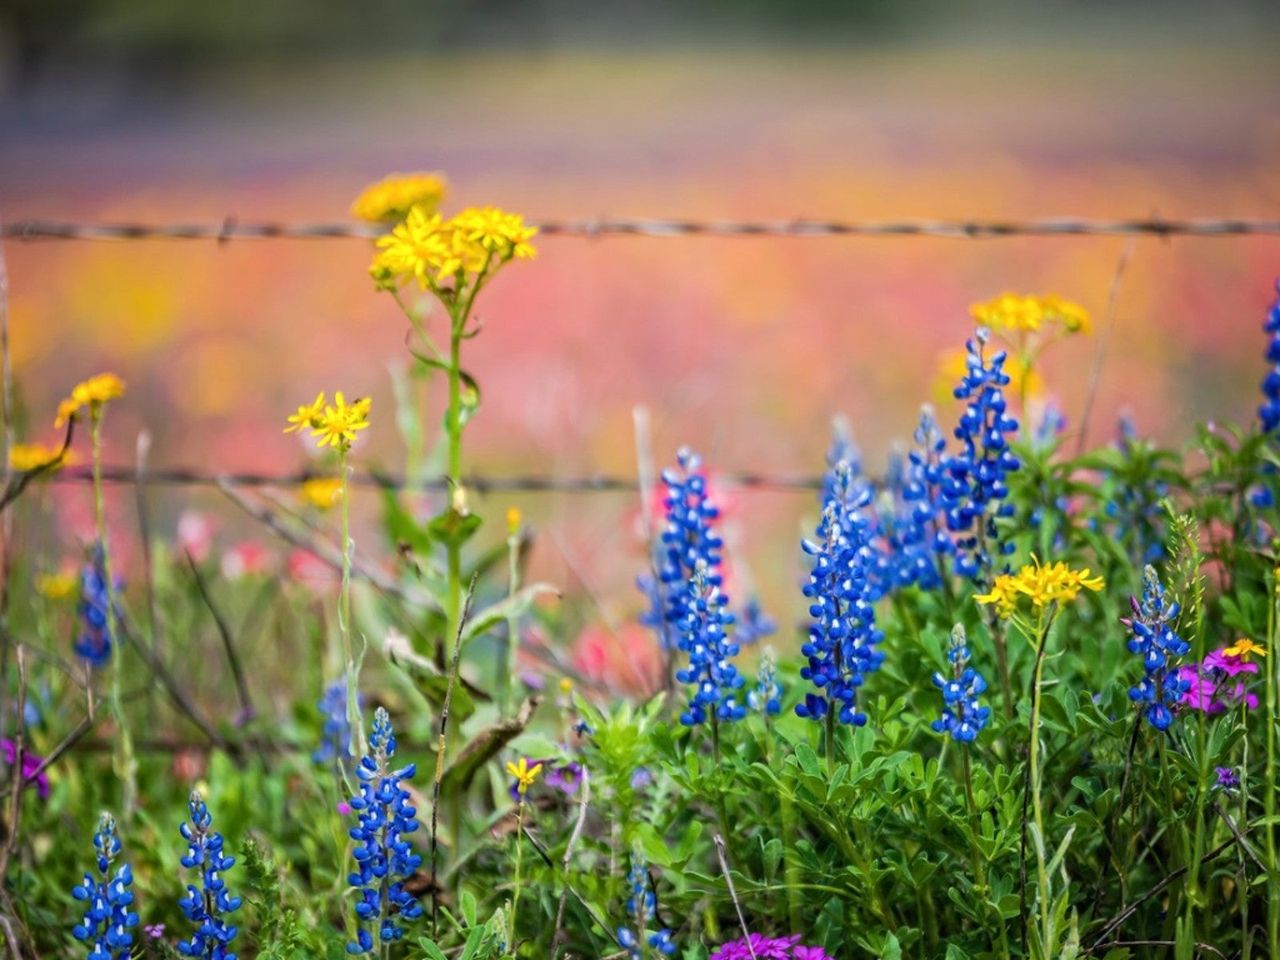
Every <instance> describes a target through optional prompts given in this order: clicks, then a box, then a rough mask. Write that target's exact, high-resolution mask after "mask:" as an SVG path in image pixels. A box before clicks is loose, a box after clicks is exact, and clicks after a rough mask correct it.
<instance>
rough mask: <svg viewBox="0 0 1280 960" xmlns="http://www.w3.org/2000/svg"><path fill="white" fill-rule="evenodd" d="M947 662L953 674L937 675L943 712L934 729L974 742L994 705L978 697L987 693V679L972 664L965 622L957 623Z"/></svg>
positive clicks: (935, 681) (934, 679) (955, 737)
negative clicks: (963, 623) (987, 703)
mask: <svg viewBox="0 0 1280 960" xmlns="http://www.w3.org/2000/svg"><path fill="white" fill-rule="evenodd" d="M947 662H948V663H950V665H951V676H949V677H947V676H943V674H941V673H934V675H933V683H934V686H936V687H937V688H938V690H939V691H941V693H942V716H941V717H939V718H938V719H937V720H935V721H933V729H934V730H936V731H937V732H938V733H946V734H949V735H950V736H951V739H953V740H956V741H958V742H959V743H972V742H973V741H974V740H976V739H977V738H978V734H979V733H981V732H982V728H983V727H985V726H986V725H987V720H988V719H989V718H990V716H991V708H990V707H987V706H983V704H982V703H981V702H980V701H979V699H978V698H979V697H980V696H982V694H984V693H986V690H987V681H986V680H984V679H983V678H982V674H980V673H978V671H977V670H975V669H974V668H973V667H971V666H969V645H968V643H967V642H966V639H965V633H964V627H962V626H959V625H957V626H956V628H955V629H954V630H953V631H952V632H951V644H950V646H949V647H948V648H947Z"/></svg>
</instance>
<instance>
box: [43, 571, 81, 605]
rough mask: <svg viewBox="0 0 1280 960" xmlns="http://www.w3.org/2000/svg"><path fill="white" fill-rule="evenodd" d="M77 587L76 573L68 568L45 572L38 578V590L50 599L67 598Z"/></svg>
mask: <svg viewBox="0 0 1280 960" xmlns="http://www.w3.org/2000/svg"><path fill="white" fill-rule="evenodd" d="M75 588H76V575H75V574H74V573H70V572H69V571H66V570H61V571H59V572H58V573H43V574H41V575H40V576H38V577H37V578H36V590H37V591H38V592H39V593H40V596H42V597H45V598H46V599H49V600H65V599H67V597H69V596H71V592H72V591H73V590H75Z"/></svg>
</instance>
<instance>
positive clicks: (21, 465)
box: [9, 443, 76, 472]
mask: <svg viewBox="0 0 1280 960" xmlns="http://www.w3.org/2000/svg"><path fill="white" fill-rule="evenodd" d="M61 452H62V448H61V447H46V446H45V445H44V444H43V443H15V444H14V445H13V447H12V448H10V450H9V466H11V467H12V468H13V469H14V470H18V471H22V472H26V471H28V470H37V469H39V468H41V467H46V466H52V467H53V468H54V469H55V470H57V469H59V468H61V467H65V466H68V465H69V464H72V463H75V462H76V457H75V453H74V452H73V451H71V450H68V451H67V452H66V453H63V454H62V456H61V457H59V456H58V454H59V453H61Z"/></svg>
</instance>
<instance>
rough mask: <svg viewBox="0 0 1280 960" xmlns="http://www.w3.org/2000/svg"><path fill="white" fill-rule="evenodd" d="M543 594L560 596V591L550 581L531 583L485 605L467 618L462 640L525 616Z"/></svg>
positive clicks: (464, 641) (465, 640)
mask: <svg viewBox="0 0 1280 960" xmlns="http://www.w3.org/2000/svg"><path fill="white" fill-rule="evenodd" d="M543 595H552V596H557V597H558V596H560V591H559V590H557V589H556V588H555V587H553V586H552V585H551V584H549V583H531V584H529V586H527V587H524V588H523V589H521V590H517V591H516V592H515V593H513V594H511V595H510V596H509V597H505V598H504V599H502V600H499V601H498V602H497V603H495V604H492V605H491V606H488V607H485V608H484V609H483V610H481V611H480V612H479V613H477V614H474V615H473V616H472V617H471V618H470V619H469V620H467V623H466V625H465V626H464V627H463V628H462V642H463V643H466V642H467V641H468V640H470V639H471V638H473V637H478V636H480V634H482V633H484V632H485V631H486V630H488V629H490V628H491V627H494V626H496V625H497V624H499V623H503V622H504V621H506V620H507V619H509V618H516V617H521V616H523V615H524V614H526V613H528V612H529V608H530V607H531V606H532V605H533V601H534V600H535V599H536V598H538V597H539V596H543Z"/></svg>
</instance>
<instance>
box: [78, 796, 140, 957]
mask: <svg viewBox="0 0 1280 960" xmlns="http://www.w3.org/2000/svg"><path fill="white" fill-rule="evenodd" d="M93 847H94V850H95V852H96V858H95V860H96V863H95V865H96V867H97V873H98V875H97V877H96V878H95V877H94V876H93V874H91V873H85V875H84V883H82V884H80V885H78V886H76V887H73V888H72V890H71V895H72V896H73V897H75V898H76V899H77V900H80V901H82V902H84V903H86V904H87V905H88V906H87V907H86V909H85V914H84V919H83V920H81V921H80V923H78V924H76V925H75V926H74V927H72V929H71V935H72V936H73V937H75V938H76V939H77V940H79V941H81V942H82V943H85V944H87V945H88V947H89V952H88V953H87V954H86V956H88V957H89V960H126V958H127V957H128V956H129V953H130V947H131V946H132V944H133V934H131V933H130V932H129V930H130V929H131V928H132V927H136V926H137V925H138V915H137V914H136V913H134V912H133V911H132V910H131V909H130V907H132V906H133V891H132V890H130V889H129V888H130V887H131V886H132V885H133V870H132V869H130V867H129V865H128V864H127V863H124V864H121V865H120V866H119V867H116V868H115V870H114V871H113V870H112V864H113V863H114V862H115V859H116V857H118V856H119V855H120V837H119V835H118V834H117V833H116V821H115V818H114V817H112V816H111V815H110V814H107V813H104V814H103V815H102V819H101V820H100V821H99V822H98V831H97V833H95V834H94V835H93Z"/></svg>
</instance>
